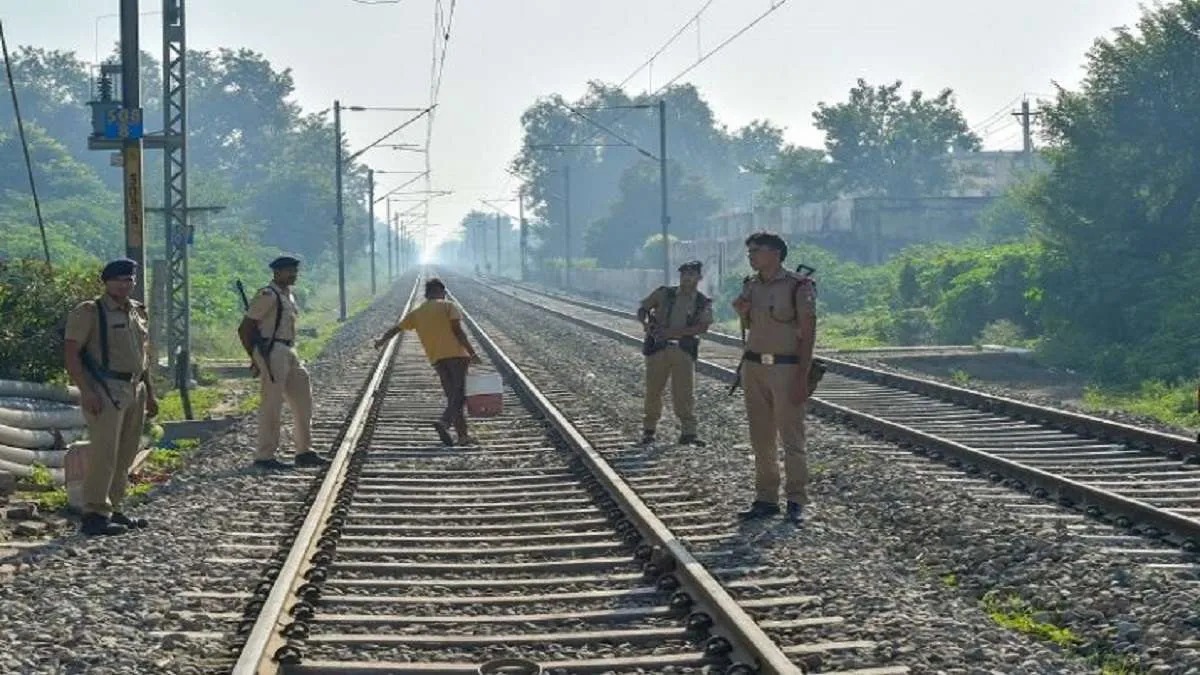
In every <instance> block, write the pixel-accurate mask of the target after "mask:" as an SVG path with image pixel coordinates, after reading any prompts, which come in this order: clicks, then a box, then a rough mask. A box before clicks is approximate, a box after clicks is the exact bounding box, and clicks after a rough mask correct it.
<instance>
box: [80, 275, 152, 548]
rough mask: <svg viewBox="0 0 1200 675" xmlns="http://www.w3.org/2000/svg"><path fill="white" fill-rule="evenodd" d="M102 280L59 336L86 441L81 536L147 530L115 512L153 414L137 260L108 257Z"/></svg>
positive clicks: (141, 523) (147, 339)
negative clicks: (97, 290) (95, 295)
mask: <svg viewBox="0 0 1200 675" xmlns="http://www.w3.org/2000/svg"><path fill="white" fill-rule="evenodd" d="M100 279H101V280H102V281H103V282H104V293H103V294H102V295H101V296H100V297H98V298H96V299H95V300H88V301H86V302H82V303H80V304H78V305H76V306H75V308H74V309H72V310H71V312H70V314H68V315H67V323H66V329H65V332H64V339H65V342H66V348H65V353H64V360H65V362H66V368H67V373H68V374H69V375H70V377H71V381H72V382H74V383H75V386H77V387H79V398H80V404H81V406H82V408H83V417H84V420H86V422H87V427H88V439H89V441H90V447H89V449H88V456H87V470H86V473H85V475H84V478H83V521H82V523H81V527H80V531H82V532H83V533H84V534H87V535H97V534H121V533H122V532H125V531H126V530H127V529H130V528H139V527H146V526H147V525H148V523H147V522H146V520H145V519H144V518H130V517H129V516H126V515H125V514H123V513H121V511H120V508H121V502H122V501H123V500H124V498H125V488H126V487H127V486H128V484H129V467H130V466H132V465H133V460H134V458H135V457H137V453H138V450H139V447H140V444H141V438H142V425H143V424H144V422H145V419H146V416H147V415H149V416H150V417H154V416H155V415H157V414H158V400H157V399H156V398H155V396H154V388H153V387H152V386H151V385H150V374H149V371H148V368H149V360H148V355H149V346H150V337H149V336H150V332H149V328H148V324H149V319H148V317H147V314H146V307H145V305H143V304H141V303H140V302H137V301H135V300H132V299H130V297H129V294H130V293H131V292H132V291H133V287H134V286H135V285H136V284H137V263H136V262H134V261H132V260H129V259H127V258H122V259H119V260H113V261H112V262H110V263H108V264H107V265H105V266H104V270H103V271H102V272H101V273H100Z"/></svg>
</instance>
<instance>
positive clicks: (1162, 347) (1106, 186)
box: [1027, 0, 1200, 380]
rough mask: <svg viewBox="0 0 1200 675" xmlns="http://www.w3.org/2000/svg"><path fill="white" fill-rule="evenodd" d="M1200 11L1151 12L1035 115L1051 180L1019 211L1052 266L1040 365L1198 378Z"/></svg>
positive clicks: (1185, 6)
mask: <svg viewBox="0 0 1200 675" xmlns="http://www.w3.org/2000/svg"><path fill="white" fill-rule="evenodd" d="M1198 34H1200V0H1181V1H1180V2H1177V3H1173V4H1171V5H1169V6H1164V7H1158V8H1154V9H1152V10H1149V11H1147V12H1146V13H1145V14H1144V15H1143V17H1142V18H1141V19H1140V21H1139V22H1138V25H1137V31H1136V32H1134V31H1131V30H1128V29H1121V30H1119V31H1117V32H1116V35H1115V37H1113V38H1112V39H1107V40H1100V41H1098V42H1097V43H1096V44H1095V46H1094V47H1093V48H1092V49H1091V50H1090V52H1089V53H1088V55H1087V75H1086V77H1085V78H1084V80H1083V83H1082V87H1081V90H1080V91H1077V92H1070V91H1066V90H1062V89H1060V90H1059V92H1058V96H1057V99H1056V101H1055V102H1054V103H1053V104H1051V105H1048V106H1045V107H1043V109H1042V110H1043V117H1042V121H1043V123H1044V132H1045V135H1046V138H1047V140H1048V141H1049V143H1050V145H1051V150H1050V151H1049V153H1048V155H1049V159H1050V161H1051V171H1050V173H1049V175H1047V176H1046V177H1045V180H1044V181H1043V182H1042V183H1040V184H1039V185H1038V186H1037V187H1036V189H1035V190H1033V191H1032V194H1031V195H1030V196H1029V197H1028V200H1027V201H1028V204H1029V205H1030V206H1031V207H1032V208H1033V210H1034V212H1035V216H1036V218H1035V220H1036V221H1037V222H1038V232H1039V233H1040V235H1041V237H1042V238H1043V239H1044V241H1045V244H1046V246H1047V248H1048V249H1049V252H1050V259H1051V262H1052V264H1051V265H1050V267H1049V268H1048V269H1047V270H1046V271H1045V279H1044V292H1045V298H1044V302H1045V304H1044V308H1045V312H1046V314H1045V316H1044V318H1043V321H1044V323H1045V325H1046V326H1047V329H1048V330H1049V332H1050V342H1049V344H1048V345H1047V348H1048V349H1049V351H1050V353H1052V354H1054V355H1057V356H1058V357H1060V358H1062V359H1063V360H1072V361H1074V362H1076V363H1082V364H1085V365H1090V366H1091V367H1092V368H1093V369H1095V370H1096V372H1097V373H1098V374H1100V375H1102V376H1103V377H1105V378H1109V379H1116V380H1144V379H1149V378H1154V377H1158V378H1164V379H1171V378H1175V377H1179V376H1184V375H1186V376H1192V375H1194V374H1195V372H1196V369H1197V367H1200V311H1197V310H1200V307H1198V306H1197V304H1198V300H1197V299H1198V298H1200V281H1198V279H1200V278H1198V277H1197V275H1196V264H1197V263H1200V212H1198V211H1197V205H1198V202H1200V125H1198V124H1197V123H1196V120H1197V119H1198V118H1200V88H1197V87H1196V84H1195V82H1196V73H1198V72H1200V49H1197V47H1200V44H1198V40H1197V37H1196V36H1197V35H1198Z"/></svg>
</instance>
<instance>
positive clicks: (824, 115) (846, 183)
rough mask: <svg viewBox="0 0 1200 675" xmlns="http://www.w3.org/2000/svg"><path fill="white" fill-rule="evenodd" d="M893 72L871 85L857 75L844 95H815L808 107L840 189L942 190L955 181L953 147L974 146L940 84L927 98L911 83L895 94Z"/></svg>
mask: <svg viewBox="0 0 1200 675" xmlns="http://www.w3.org/2000/svg"><path fill="white" fill-rule="evenodd" d="M900 87H901V83H900V81H899V80H897V81H896V82H894V83H892V84H886V85H880V86H877V87H875V86H871V85H869V84H867V82H866V81H864V80H862V79H859V80H858V83H857V84H856V85H855V86H854V87H853V88H852V89H851V90H850V97H849V99H848V100H847V101H845V102H843V103H837V104H833V105H829V104H826V103H823V102H822V103H818V104H817V111H816V112H815V113H813V118H814V119H815V121H816V126H817V128H818V129H820V130H822V131H824V132H825V151H826V153H827V154H828V156H829V159H830V164H831V168H832V170H833V171H834V174H835V176H836V181H837V183H836V184H837V187H838V189H839V191H840V192H842V193H846V194H852V195H864V196H886V197H924V196H932V195H938V194H941V193H944V192H945V191H946V190H948V189H950V188H953V187H954V186H955V184H956V182H957V177H956V176H955V175H954V173H953V171H952V170H951V168H950V166H949V163H948V161H947V160H948V155H949V153H951V152H967V151H973V150H978V149H979V147H980V140H979V138H978V137H977V136H975V134H973V133H971V132H970V130H969V128H968V126H967V122H966V120H965V119H964V117H963V115H962V112H961V111H960V110H959V109H958V106H957V104H956V103H955V101H954V92H953V91H952V90H950V89H943V90H942V91H941V92H940V93H939V94H938V95H937V96H935V97H933V98H926V97H925V95H924V94H922V93H921V91H919V90H913V92H912V93H911V94H910V95H909V97H908V98H907V99H905V98H902V97H901V96H900V93H899V92H900Z"/></svg>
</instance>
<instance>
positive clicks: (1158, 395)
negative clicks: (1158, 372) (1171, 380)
mask: <svg viewBox="0 0 1200 675" xmlns="http://www.w3.org/2000/svg"><path fill="white" fill-rule="evenodd" d="M1083 403H1084V405H1085V407H1087V408H1088V409H1089V410H1092V411H1103V410H1125V411H1128V412H1131V413H1134V414H1136V415H1144V416H1146V417H1150V418H1153V419H1156V420H1159V421H1160V422H1166V423H1168V424H1174V425H1177V426H1181V427H1188V428H1198V427H1200V414H1197V412H1196V407H1197V406H1196V387H1195V386H1192V385H1190V384H1187V385H1184V384H1175V385H1172V384H1167V383H1165V382H1162V381H1161V380H1147V381H1145V382H1142V383H1141V384H1140V385H1139V386H1138V387H1137V388H1136V389H1128V390H1111V389H1102V388H1100V387H1088V388H1087V389H1086V390H1085V391H1084V398H1083Z"/></svg>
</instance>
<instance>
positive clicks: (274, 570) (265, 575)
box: [259, 564, 283, 581]
mask: <svg viewBox="0 0 1200 675" xmlns="http://www.w3.org/2000/svg"><path fill="white" fill-rule="evenodd" d="M281 569H283V568H282V567H280V566H279V565H275V564H270V565H267V566H266V567H264V568H263V571H262V574H261V575H259V578H260V579H270V580H271V581H274V580H275V577H277V576H279V571H280V570H281Z"/></svg>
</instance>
